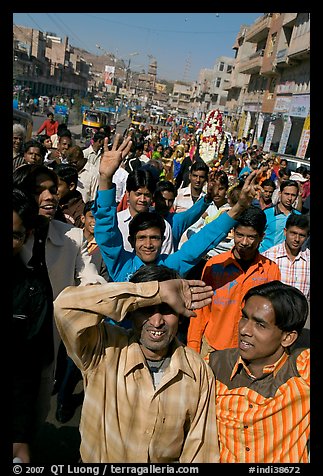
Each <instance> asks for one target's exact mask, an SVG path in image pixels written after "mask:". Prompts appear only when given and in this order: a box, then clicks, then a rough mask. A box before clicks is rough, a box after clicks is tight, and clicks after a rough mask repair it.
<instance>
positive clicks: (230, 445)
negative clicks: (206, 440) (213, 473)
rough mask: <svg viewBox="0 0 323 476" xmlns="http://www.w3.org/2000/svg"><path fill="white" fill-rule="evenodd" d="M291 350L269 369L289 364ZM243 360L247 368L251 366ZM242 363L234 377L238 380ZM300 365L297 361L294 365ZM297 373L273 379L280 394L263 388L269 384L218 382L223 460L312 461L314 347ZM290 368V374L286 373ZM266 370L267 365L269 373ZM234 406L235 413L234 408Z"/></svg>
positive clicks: (300, 359)
mask: <svg viewBox="0 0 323 476" xmlns="http://www.w3.org/2000/svg"><path fill="white" fill-rule="evenodd" d="M287 360H288V356H287V355H286V354H284V355H283V357H282V358H281V359H280V360H279V361H278V362H277V365H276V364H275V365H274V366H273V367H274V368H273V370H272V371H270V369H268V371H267V374H268V373H272V374H273V375H275V374H276V375H277V373H278V372H279V370H280V369H282V368H283V367H285V368H286V365H287V362H286V361H287ZM239 362H242V365H243V366H244V367H245V369H246V372H247V373H248V369H247V367H246V366H245V364H244V363H243V361H242V360H241V359H240V360H238V363H239ZM238 363H237V365H236V366H235V367H234V369H233V371H232V375H231V379H230V380H232V379H233V377H234V375H235V373H236V372H237V367H238ZM294 365H295V364H294ZM296 369H297V370H296V372H295V373H297V375H295V374H294V375H292V374H291V375H288V378H286V376H285V377H278V378H277V379H275V378H274V377H273V378H272V379H271V380H270V382H271V385H272V388H275V389H276V390H275V392H274V394H270V395H269V396H266V395H265V394H261V393H260V392H259V386H258V385H260V388H263V387H264V386H266V385H269V383H266V379H264V380H263V384H262V385H261V384H260V383H259V384H257V383H254V384H253V385H252V384H250V386H244V385H241V386H240V385H239V386H238V388H237V387H235V386H234V385H233V386H231V387H230V388H228V386H227V385H226V384H225V383H224V382H221V381H219V380H216V412H217V424H218V433H219V440H220V462H221V463H308V452H307V451H306V445H307V442H308V439H309V436H310V350H309V349H305V350H303V351H302V353H301V354H300V355H299V356H298V357H297V360H296ZM286 371H287V370H285V375H286ZM265 373H266V368H264V374H265ZM228 405H229V408H230V411H228Z"/></svg>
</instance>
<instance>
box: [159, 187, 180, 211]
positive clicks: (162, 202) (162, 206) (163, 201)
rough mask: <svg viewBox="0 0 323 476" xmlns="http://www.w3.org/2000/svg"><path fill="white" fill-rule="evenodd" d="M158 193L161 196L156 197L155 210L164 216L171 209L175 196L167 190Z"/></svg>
mask: <svg viewBox="0 0 323 476" xmlns="http://www.w3.org/2000/svg"><path fill="white" fill-rule="evenodd" d="M160 193H161V196H158V198H157V199H156V200H155V210H156V211H157V212H158V213H160V214H165V213H167V212H169V210H170V209H171V208H172V206H173V204H174V200H175V196H174V194H173V192H170V191H169V190H163V191H162V192H160Z"/></svg>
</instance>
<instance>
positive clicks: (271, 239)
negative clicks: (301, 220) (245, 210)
mask: <svg viewBox="0 0 323 476" xmlns="http://www.w3.org/2000/svg"><path fill="white" fill-rule="evenodd" d="M298 194H299V188H298V183H297V182H296V181H295V180H285V181H284V182H282V183H281V185H280V192H279V196H280V198H279V201H278V203H277V205H276V206H274V207H269V208H266V209H265V210H264V212H265V214H266V219H267V225H266V228H265V237H264V239H263V240H262V242H261V243H260V246H259V253H263V251H266V250H268V249H269V248H271V247H272V246H274V245H278V243H282V242H283V241H284V240H285V235H284V228H285V225H286V221H287V218H288V217H289V215H290V214H291V213H296V214H300V212H299V211H298V210H295V208H293V203H294V202H295V201H296V199H297V197H298Z"/></svg>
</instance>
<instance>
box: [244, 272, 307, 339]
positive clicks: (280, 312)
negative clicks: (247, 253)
mask: <svg viewBox="0 0 323 476" xmlns="http://www.w3.org/2000/svg"><path fill="white" fill-rule="evenodd" d="M252 296H262V297H264V298H266V299H268V300H269V301H270V302H271V305H272V307H273V309H274V312H275V321H276V322H275V324H276V326H277V327H278V328H279V329H280V330H282V331H285V332H290V331H297V332H298V334H300V332H301V330H302V329H303V327H304V325H305V323H306V319H307V315H308V311H309V307H308V303H307V299H306V297H305V296H304V294H303V293H302V292H301V291H300V290H299V289H297V288H295V287H294V286H289V285H288V284H284V283H282V282H281V281H277V280H275V281H269V282H268V283H264V284H260V285H259V286H255V287H253V288H251V289H249V291H248V292H247V293H246V294H245V296H244V298H243V301H244V302H246V301H247V300H248V299H249V298H251V297H252Z"/></svg>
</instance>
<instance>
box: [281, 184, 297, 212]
mask: <svg viewBox="0 0 323 476" xmlns="http://www.w3.org/2000/svg"><path fill="white" fill-rule="evenodd" d="M297 196H298V190H297V188H296V187H294V186H293V185H292V186H291V187H285V188H284V190H283V191H282V192H280V202H281V204H282V205H283V206H284V207H285V208H287V210H291V209H292V206H293V203H294V202H295V200H296V198H297Z"/></svg>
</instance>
